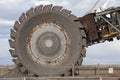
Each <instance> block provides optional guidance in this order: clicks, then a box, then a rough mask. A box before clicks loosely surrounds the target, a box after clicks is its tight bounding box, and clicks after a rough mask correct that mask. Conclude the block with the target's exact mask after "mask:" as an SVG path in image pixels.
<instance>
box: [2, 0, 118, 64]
mask: <svg viewBox="0 0 120 80" xmlns="http://www.w3.org/2000/svg"><path fill="white" fill-rule="evenodd" d="M96 1H97V0H0V64H4V65H7V64H13V63H12V57H11V56H10V54H9V52H8V50H9V44H8V39H9V34H10V28H12V27H13V25H14V21H15V20H18V18H19V16H20V15H21V13H23V12H25V11H27V10H28V9H29V8H31V7H35V6H38V5H40V4H42V5H46V4H53V5H59V6H63V8H65V9H68V10H71V11H72V14H74V15H76V16H78V17H79V16H83V15H84V14H86V12H87V11H89V10H90V9H91V7H92V6H93V5H94V4H95V2H96ZM105 1H106V0H100V1H99V3H98V4H97V6H96V7H95V8H94V10H95V9H98V8H99V7H100V6H102V5H103V4H104V3H105ZM112 6H115V7H116V6H120V0H110V1H109V3H108V5H107V8H108V7H112ZM94 10H93V11H94ZM83 64H120V41H117V40H114V41H113V42H105V43H100V44H96V45H93V46H90V47H88V48H87V53H86V58H84V61H83Z"/></svg>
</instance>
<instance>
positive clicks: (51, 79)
mask: <svg viewBox="0 0 120 80" xmlns="http://www.w3.org/2000/svg"><path fill="white" fill-rule="evenodd" d="M0 80H120V77H100V76H99V77H98V76H97V77H23V78H0Z"/></svg>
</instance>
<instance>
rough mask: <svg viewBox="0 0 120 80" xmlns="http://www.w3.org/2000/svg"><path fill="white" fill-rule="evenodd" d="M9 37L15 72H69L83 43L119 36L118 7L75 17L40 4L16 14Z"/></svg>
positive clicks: (80, 58) (79, 61) (82, 54)
mask: <svg viewBox="0 0 120 80" xmlns="http://www.w3.org/2000/svg"><path fill="white" fill-rule="evenodd" d="M10 37H11V39H9V43H10V47H11V49H10V50H9V51H10V53H11V56H12V57H13V61H14V63H15V64H16V66H17V68H15V70H14V72H17V73H18V72H19V73H20V74H21V75H23V76H29V77H33V76H36V77H38V76H39V77H41V76H44V77H46V76H71V75H72V74H73V73H74V70H72V68H73V67H76V66H80V65H81V64H82V61H83V57H85V55H86V54H85V53H86V49H85V48H86V47H88V46H90V45H93V44H96V43H101V42H104V41H106V40H108V41H112V40H113V38H114V37H116V38H117V39H120V7H117V8H109V9H107V10H105V11H103V12H99V13H96V12H95V13H89V14H87V15H85V16H83V17H80V18H77V17H76V16H75V15H73V14H71V11H69V10H66V9H62V7H61V6H52V5H46V6H43V5H40V6H37V7H35V8H31V9H29V10H28V11H27V12H26V13H23V14H22V15H21V16H20V17H19V20H18V21H16V22H15V24H14V27H13V29H11V34H10ZM73 75H77V74H73ZM18 77H19V76H18Z"/></svg>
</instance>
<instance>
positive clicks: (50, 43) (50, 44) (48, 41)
mask: <svg viewBox="0 0 120 80" xmlns="http://www.w3.org/2000/svg"><path fill="white" fill-rule="evenodd" d="M52 45H53V41H52V40H50V39H47V40H46V41H45V46H46V47H52Z"/></svg>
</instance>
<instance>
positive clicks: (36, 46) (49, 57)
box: [27, 23, 71, 66]
mask: <svg viewBox="0 0 120 80" xmlns="http://www.w3.org/2000/svg"><path fill="white" fill-rule="evenodd" d="M70 42H71V41H70V39H69V37H68V36H67V34H66V32H65V30H63V29H62V28H61V27H60V26H58V25H56V24H54V23H44V24H42V25H37V26H36V27H35V28H33V31H32V32H31V38H30V43H29V44H27V47H28V48H27V49H28V52H29V53H30V55H31V56H32V59H33V60H35V61H37V63H39V64H42V65H43V66H55V65H58V64H59V65H60V62H62V60H63V59H64V57H65V56H66V55H69V47H70V46H69V45H70Z"/></svg>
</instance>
